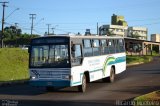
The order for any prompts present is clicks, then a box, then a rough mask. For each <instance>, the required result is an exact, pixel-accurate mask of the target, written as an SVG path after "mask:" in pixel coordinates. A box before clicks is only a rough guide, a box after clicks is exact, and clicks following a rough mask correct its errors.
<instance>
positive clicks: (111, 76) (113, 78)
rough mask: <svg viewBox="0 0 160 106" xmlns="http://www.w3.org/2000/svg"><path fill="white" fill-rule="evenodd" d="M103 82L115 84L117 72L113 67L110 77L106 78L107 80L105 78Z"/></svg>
mask: <svg viewBox="0 0 160 106" xmlns="http://www.w3.org/2000/svg"><path fill="white" fill-rule="evenodd" d="M102 80H103V82H111V83H112V82H114V80H115V70H114V68H113V67H112V68H111V70H110V76H109V77H106V78H103V79H102Z"/></svg>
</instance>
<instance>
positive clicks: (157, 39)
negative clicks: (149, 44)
mask: <svg viewBox="0 0 160 106" xmlns="http://www.w3.org/2000/svg"><path fill="white" fill-rule="evenodd" d="M151 41H153V42H160V34H151Z"/></svg>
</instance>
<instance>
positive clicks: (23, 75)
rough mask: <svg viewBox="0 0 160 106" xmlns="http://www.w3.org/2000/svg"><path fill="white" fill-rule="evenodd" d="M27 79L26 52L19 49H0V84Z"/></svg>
mask: <svg viewBox="0 0 160 106" xmlns="http://www.w3.org/2000/svg"><path fill="white" fill-rule="evenodd" d="M28 78H29V75H28V52H27V51H26V50H21V49H20V48H3V49H0V82H5V81H13V80H22V79H28Z"/></svg>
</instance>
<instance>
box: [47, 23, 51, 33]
mask: <svg viewBox="0 0 160 106" xmlns="http://www.w3.org/2000/svg"><path fill="white" fill-rule="evenodd" d="M46 25H47V26H48V35H49V26H50V25H51V24H46Z"/></svg>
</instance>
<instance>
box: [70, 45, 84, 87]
mask: <svg viewBox="0 0 160 106" xmlns="http://www.w3.org/2000/svg"><path fill="white" fill-rule="evenodd" d="M82 60H83V58H82V46H81V45H80V44H73V45H72V47H71V63H72V71H71V74H72V78H73V79H72V85H73V86H74V85H79V84H81V77H82V73H83V70H82V66H81V65H82Z"/></svg>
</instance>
